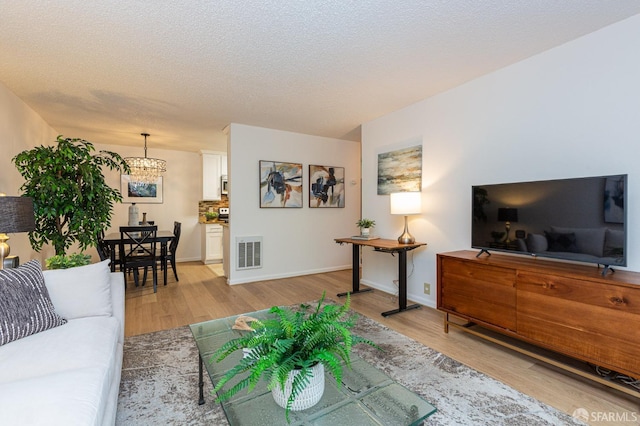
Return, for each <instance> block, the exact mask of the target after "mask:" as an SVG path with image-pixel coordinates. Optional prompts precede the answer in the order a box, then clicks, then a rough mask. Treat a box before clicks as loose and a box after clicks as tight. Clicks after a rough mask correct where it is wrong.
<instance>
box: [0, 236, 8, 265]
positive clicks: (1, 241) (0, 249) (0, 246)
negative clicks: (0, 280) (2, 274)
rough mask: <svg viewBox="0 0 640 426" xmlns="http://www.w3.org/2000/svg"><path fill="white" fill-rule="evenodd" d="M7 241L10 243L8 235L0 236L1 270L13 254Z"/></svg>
mask: <svg viewBox="0 0 640 426" xmlns="http://www.w3.org/2000/svg"><path fill="white" fill-rule="evenodd" d="M7 241H9V237H8V236H7V234H0V269H4V258H5V257H7V256H9V253H11V247H9V244H7Z"/></svg>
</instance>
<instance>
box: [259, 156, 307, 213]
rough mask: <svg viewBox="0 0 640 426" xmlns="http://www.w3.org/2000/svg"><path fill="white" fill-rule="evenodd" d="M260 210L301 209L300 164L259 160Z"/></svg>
mask: <svg viewBox="0 0 640 426" xmlns="http://www.w3.org/2000/svg"><path fill="white" fill-rule="evenodd" d="M259 167H260V172H259V175H260V183H259V188H258V189H259V191H258V192H259V194H260V208H302V199H303V195H302V193H303V189H302V188H303V186H302V163H290V162H285V161H266V160H260V162H259Z"/></svg>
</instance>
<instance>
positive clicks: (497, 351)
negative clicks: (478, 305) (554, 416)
mask: <svg viewBox="0 0 640 426" xmlns="http://www.w3.org/2000/svg"><path fill="white" fill-rule="evenodd" d="M177 267H178V273H179V278H180V281H179V282H176V281H175V278H174V277H173V274H172V271H171V270H169V280H168V284H167V286H166V287H165V286H162V285H161V284H159V285H158V292H157V293H155V294H154V293H153V289H152V286H151V284H150V283H147V285H146V286H144V287H137V288H136V287H134V286H133V284H132V283H130V284H129V286H128V288H127V292H126V304H125V306H126V307H125V309H126V314H125V317H126V318H125V334H126V335H127V336H134V335H137V334H143V333H150V332H154V331H159V330H167V329H170V328H174V327H178V326H182V325H187V324H192V323H195V322H200V321H207V320H210V319H214V318H223V317H227V316H230V315H237V314H241V313H245V312H252V311H256V310H260V309H266V308H269V307H271V306H273V305H290V304H295V303H302V302H307V301H311V300H315V299H318V298H320V296H321V295H322V292H323V291H326V292H327V297H328V298H331V299H333V300H338V298H337V297H336V294H337V293H339V292H342V291H346V290H348V289H350V288H351V270H345V271H337V272H331V273H325V274H317V275H307V276H302V277H295V278H287V279H281V280H272V281H262V282H258V283H250V284H241V285H234V286H229V285H227V284H226V278H224V277H219V276H216V274H215V273H214V272H213V271H212V269H211V268H209V267H208V266H205V265H202V264H201V263H199V262H185V263H179V264H178V265H177ZM351 304H352V308H353V309H354V310H355V311H357V312H358V313H360V314H362V315H365V316H367V317H370V318H372V319H374V320H376V321H378V322H380V323H383V324H385V325H386V326H387V327H389V328H391V329H394V330H396V331H398V332H400V333H402V334H404V335H406V336H409V337H411V338H413V339H415V340H417V341H419V342H421V343H422V344H424V345H426V346H429V347H431V348H433V349H435V350H437V351H439V352H442V353H443V354H445V355H448V356H450V357H451V358H454V359H456V360H458V361H460V362H462V363H464V364H466V365H468V366H470V367H472V368H475V369H477V370H479V371H481V372H483V373H485V374H487V375H489V376H492V377H494V378H496V379H497V380H500V381H502V382H504V383H506V384H508V385H510V386H511V387H513V388H516V389H518V390H520V391H521V392H523V393H525V394H528V395H530V396H532V397H534V398H536V399H538V400H540V401H543V402H545V403H547V404H549V405H552V406H554V407H556V408H558V409H559V410H562V411H564V412H566V413H569V414H572V413H573V412H574V410H576V409H578V408H584V409H586V410H587V411H588V412H589V413H590V416H591V421H590V422H589V424H593V425H604V424H606V425H612V424H620V425H631V424H633V425H638V424H640V399H638V398H634V397H632V396H629V395H626V394H624V393H622V392H619V391H616V390H613V389H610V388H608V387H605V386H603V385H600V384H596V383H593V382H591V381H588V380H586V379H583V378H580V377H578V376H574V375H571V374H569V373H566V372H563V371H561V370H559V369H557V368H554V367H551V366H549V365H547V364H544V363H541V362H538V361H536V360H534V359H532V358H529V357H527V356H525V355H521V354H518V353H516V352H514V351H510V350H508V349H505V348H503V347H500V346H498V345H495V344H492V343H489V342H486V341H484V340H482V339H479V338H477V337H474V336H471V335H469V334H467V333H463V332H461V331H458V330H455V329H452V330H450V332H449V333H448V334H447V333H444V331H443V314H442V313H441V312H439V311H437V310H435V309H432V308H428V307H422V308H421V309H417V310H412V311H407V312H403V313H401V314H398V315H393V316H390V317H387V318H384V317H382V316H381V315H380V313H381V312H383V311H387V310H390V309H394V308H397V304H398V302H397V298H396V297H395V296H394V295H390V294H387V293H384V292H381V291H378V290H374V291H373V292H371V293H365V294H359V295H354V296H353V297H352V298H351ZM639 355H640V354H639ZM616 419H617V420H616ZM604 420H606V421H604ZM611 420H614V421H611Z"/></svg>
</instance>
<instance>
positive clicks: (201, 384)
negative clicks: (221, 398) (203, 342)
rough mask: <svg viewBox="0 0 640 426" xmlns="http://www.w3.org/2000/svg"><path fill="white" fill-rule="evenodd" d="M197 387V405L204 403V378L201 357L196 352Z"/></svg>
mask: <svg viewBox="0 0 640 426" xmlns="http://www.w3.org/2000/svg"><path fill="white" fill-rule="evenodd" d="M198 387H199V388H200V395H199V397H198V405H203V404H204V378H203V377H202V357H201V356H200V354H198Z"/></svg>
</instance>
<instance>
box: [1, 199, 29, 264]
mask: <svg viewBox="0 0 640 426" xmlns="http://www.w3.org/2000/svg"><path fill="white" fill-rule="evenodd" d="M35 228H36V223H35V217H34V215H33V199H31V198H29V197H7V196H0V269H4V258H5V257H7V256H9V253H10V252H11V248H10V247H9V244H7V241H8V240H9V237H8V236H7V234H8V233H13V232H29V231H33V230H34V229H35Z"/></svg>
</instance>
